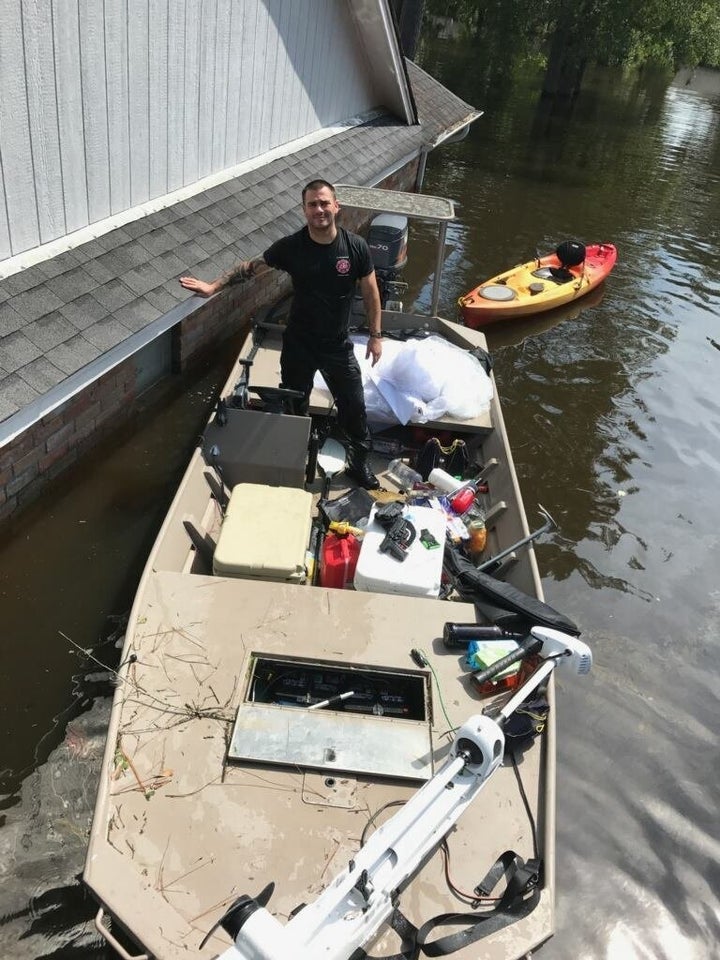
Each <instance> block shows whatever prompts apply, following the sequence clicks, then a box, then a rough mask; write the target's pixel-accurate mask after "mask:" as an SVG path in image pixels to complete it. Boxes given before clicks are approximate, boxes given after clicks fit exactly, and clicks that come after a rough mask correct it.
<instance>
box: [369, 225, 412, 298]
mask: <svg viewBox="0 0 720 960" xmlns="http://www.w3.org/2000/svg"><path fill="white" fill-rule="evenodd" d="M367 242H368V246H369V247H370V254H371V256H372V258H373V263H374V264H375V276H376V277H377V282H378V289H379V290H380V303H381V305H382V308H383V310H396V311H398V312H400V311H402V300H401V299H400V298H401V297H402V294H403V293H404V292H405V291H406V290H407V284H406V283H402V282H400V281H399V280H398V278H399V276H400V274H401V272H402V270H403V268H404V267H405V264H406V263H407V243H408V221H407V217H401V216H398V215H397V214H393V213H383V214H380V216H378V217H375V218H374V219H373V221H372V223H371V224H370V229H369V230H368V235H367Z"/></svg>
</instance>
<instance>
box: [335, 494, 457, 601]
mask: <svg viewBox="0 0 720 960" xmlns="http://www.w3.org/2000/svg"><path fill="white" fill-rule="evenodd" d="M376 509H377V505H375V506H373V508H372V510H371V511H370V519H369V522H368V525H367V529H366V531H365V536H364V537H363V541H362V546H361V547H360V556H359V557H358V562H357V567H356V569H355V579H354V580H353V586H354V587H355V589H356V590H367V591H372V592H374V593H401V594H403V595H404V596H407V597H437V596H438V594H439V592H440V580H441V577H442V562H443V552H444V547H445V516H444V514H442V513H440V512H439V511H438V510H434V509H433V508H432V507H406V508H405V510H404V512H403V516H404V517H405V519H407V520H409V521H410V522H411V523H412V525H413V526H414V527H415V530H416V532H417V536H416V537H415V539H414V540H413V542H412V544H411V545H410V549H409V550H408V552H407V556H406V557H405V559H404V560H396V559H395V557H393V556H392V554H390V553H381V552H380V544H381V543H382V542H383V540H384V539H385V535H386V533H387V531H386V530H385V528H384V527H381V526H380V524H379V523H378V522H377V521H376V520H375V511H376ZM422 530H429V531H430V533H431V534H432V535H433V536H434V537H435V539H436V540H437V542H438V543H439V544H440V546H438V547H434V548H433V549H432V550H428V549H427V547H424V546H423V545H422V543H421V542H420V533H421V531H422Z"/></svg>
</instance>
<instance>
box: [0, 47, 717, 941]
mask: <svg viewBox="0 0 720 960" xmlns="http://www.w3.org/2000/svg"><path fill="white" fill-rule="evenodd" d="M425 58H426V59H425V63H424V66H425V67H426V69H428V70H429V71H430V72H431V73H433V74H435V75H436V76H439V77H440V78H441V79H443V80H444V81H445V82H446V83H447V84H448V85H449V86H450V87H451V88H452V89H453V90H455V91H456V92H457V93H459V94H460V95H461V96H463V97H464V98H465V99H466V100H468V101H469V102H471V103H473V104H475V105H477V106H478V107H480V108H482V109H484V110H485V116H484V117H483V118H481V119H480V120H479V121H478V122H477V123H476V124H475V125H474V127H473V129H472V131H471V133H470V135H469V136H468V138H467V139H466V140H464V141H463V142H461V143H458V144H453V145H446V146H443V147H442V148H440V149H439V150H437V151H435V153H434V154H432V155H431V157H430V159H429V164H428V170H427V174H426V180H425V192H427V193H438V194H440V195H444V196H450V197H453V198H455V199H456V200H458V201H459V204H460V205H459V207H458V223H457V224H456V225H454V226H453V227H452V229H451V230H450V231H449V234H448V249H447V263H446V270H445V273H444V284H443V289H442V297H441V313H444V315H446V316H455V314H456V308H455V301H456V299H457V297H458V296H459V295H461V294H462V293H464V292H466V291H467V290H469V289H470V288H471V287H473V286H475V285H476V284H477V283H478V282H479V281H480V280H482V279H484V278H486V277H489V276H492V275H493V274H495V273H497V272H499V271H500V270H501V269H503V268H505V267H509V266H511V265H512V264H514V263H517V262H520V261H523V260H527V259H530V258H531V257H532V256H533V255H534V253H535V251H536V250H537V249H539V250H541V251H543V252H544V251H546V250H550V249H552V248H554V247H555V246H556V245H557V243H558V242H559V241H561V240H563V239H567V238H578V239H581V240H583V241H586V242H588V243H590V242H595V241H609V242H613V243H615V244H616V245H617V247H618V250H619V259H618V264H617V266H616V268H615V270H614V272H613V274H612V275H611V277H610V279H609V280H608V282H607V283H606V285H605V287H604V288H603V289H602V290H601V291H600V292H599V293H598V294H597V295H595V294H591V295H590V296H589V297H588V298H587V299H586V300H585V301H580V302H579V303H578V304H577V305H575V306H574V307H573V308H572V309H567V310H565V311H564V312H563V313H556V314H552V315H549V314H548V315H545V317H543V318H542V319H540V320H537V319H536V320H534V321H526V322H524V323H522V324H521V325H515V326H513V327H507V328H506V329H503V330H498V331H494V332H492V333H490V334H489V338H488V339H489V343H490V347H491V349H492V351H493V354H494V357H495V373H496V379H497V382H498V387H499V390H500V394H501V398H502V403H503V410H504V414H505V418H506V422H507V427H508V432H509V436H510V441H511V444H512V449H513V454H514V457H515V461H516V465H517V468H518V471H519V474H520V478H521V484H522V487H523V492H524V498H525V505H526V509H527V511H528V516H529V519H530V523H531V526H533V525H534V521H536V520H538V515H537V512H536V509H537V505H538V504H542V505H543V506H544V507H545V508H547V509H548V510H549V511H550V512H551V514H552V515H553V516H554V517H555V519H556V520H557V522H558V525H559V531H558V532H557V533H555V534H554V535H552V536H551V537H548V538H546V540H545V542H544V543H542V544H541V545H540V546H539V547H538V557H539V562H540V567H541V572H542V575H543V583H544V588H545V592H546V597H547V599H548V601H549V602H550V603H551V604H552V605H553V606H555V607H556V608H558V609H560V610H562V611H563V612H564V613H566V614H568V615H569V616H570V617H572V618H573V619H574V620H575V621H576V622H577V623H578V624H579V625H580V627H581V628H582V630H583V639H584V640H585V641H586V642H587V643H589V644H590V645H591V646H592V648H593V652H594V655H595V666H594V670H593V673H592V674H591V676H590V677H587V678H583V679H576V680H568V679H562V680H561V681H560V683H559V684H558V688H559V696H558V724H559V758H558V763H559V767H558V829H557V846H558V850H557V875H558V890H557V931H556V935H555V937H554V938H553V939H552V940H551V941H550V942H549V943H548V944H547V945H546V946H545V947H544V948H543V949H542V950H541V951H540V952H539V954H538V955H539V956H541V957H542V958H543V960H601V958H602V960H634V958H637V960H646V958H647V960H650V958H653V960H655V958H678V960H707V958H710V957H715V956H718V947H717V944H718V943H720V898H719V897H718V889H720V867H719V864H720V841H719V839H718V831H717V808H718V774H717V770H718V748H717V732H718V690H719V689H720V676H719V674H720V669H719V668H718V660H717V656H716V653H717V649H718V639H717V637H718V628H719V627H720V587H719V586H718V578H717V571H718V570H719V569H720V498H719V497H718V489H719V488H720V391H719V390H718V386H717V383H718V376H719V375H720V280H719V279H718V263H719V262H720V227H719V226H718V224H720V80H718V81H717V86H714V83H715V82H716V81H715V80H714V79H713V78H712V77H710V78H708V77H707V76H700V75H697V76H696V77H695V78H694V79H693V81H692V82H691V83H688V84H686V83H685V82H684V80H680V81H679V82H677V83H675V84H673V85H668V83H667V81H666V80H663V79H662V78H659V77H650V76H643V77H640V78H638V77H623V76H622V75H621V74H620V73H616V72H610V71H603V72H597V73H595V74H594V75H592V76H591V77H589V78H588V79H587V81H586V85H585V89H584V90H583V92H582V93H581V95H580V97H579V99H578V100H577V101H576V103H575V104H574V105H573V109H572V110H571V111H570V110H567V111H564V112H560V111H557V110H556V111H555V113H554V114H553V113H552V112H551V111H550V109H549V108H548V109H546V108H544V107H543V105H542V104H539V103H538V91H539V82H540V78H539V76H538V74H537V73H534V72H532V71H526V72H520V73H517V74H516V75H515V76H514V77H512V78H510V77H505V78H503V81H502V83H494V84H493V83H490V82H489V81H486V80H484V79H483V78H481V77H476V76H475V75H474V73H473V69H472V65H473V62H474V61H473V59H472V56H471V54H470V53H467V52H463V51H462V50H461V49H460V48H452V47H450V46H449V45H447V44H438V46H437V47H436V48H434V49H430V50H427V51H426V52H425ZM700 81H702V83H701V82H700ZM432 268H433V253H432V244H431V239H430V234H429V233H427V234H426V233H425V232H424V231H423V229H422V228H420V229H417V230H416V231H414V232H413V234H412V235H411V244H410V263H409V267H408V279H409V281H410V284H411V298H417V300H418V301H419V302H425V303H427V302H429V299H430V283H429V281H428V274H429V272H430V271H431V270H432ZM233 350H234V348H231V349H226V350H223V353H222V356H221V357H218V358H217V362H216V364H215V365H214V367H213V368H212V369H210V370H207V371H205V372H203V373H201V374H199V375H197V376H196V377H195V378H194V379H193V380H190V381H188V383H187V384H186V390H185V392H184V393H182V394H178V395H175V396H168V397H165V398H164V399H163V402H162V404H160V405H159V406H158V405H155V406H149V408H148V410H147V411H146V413H145V415H144V417H143V418H142V421H141V424H140V425H139V426H138V427H137V429H134V430H131V431H127V432H126V434H124V435H123V436H120V437H118V438H116V440H115V441H114V442H113V444H111V445H110V446H109V447H108V448H106V449H105V450H103V451H100V452H99V453H97V454H95V455H93V457H92V458H91V459H90V460H87V461H85V462H84V463H83V465H82V469H81V470H79V471H77V472H76V473H75V474H73V476H72V477H71V478H69V479H68V480H67V481H63V483H62V484H61V485H60V486H59V487H58V490H57V492H56V493H54V494H53V496H52V498H51V497H49V496H46V497H45V498H44V502H43V505H42V506H41V507H40V508H39V509H37V510H34V511H33V512H32V513H31V514H30V515H28V516H27V518H25V519H24V521H23V523H22V524H20V525H19V526H18V527H17V528H16V529H15V530H13V531H12V535H11V536H10V537H9V538H8V539H6V542H4V543H3V544H2V553H3V563H2V572H1V573H0V590H1V592H2V603H3V640H4V643H3V652H4V654H5V666H4V670H3V671H2V674H1V680H0V693H1V694H2V695H1V696H0V735H1V736H2V744H3V746H2V754H0V757H1V759H0V767H1V768H3V769H2V776H3V786H2V789H3V791H4V793H5V794H6V799H5V800H4V803H3V806H4V807H5V808H6V814H7V816H8V822H9V821H10V819H11V818H12V816H13V815H14V812H15V814H17V811H18V809H21V808H22V806H23V804H24V803H26V802H27V800H28V798H27V796H26V795H25V794H23V797H22V802H21V800H20V790H21V788H22V784H23V782H24V783H26V784H27V782H28V779H27V778H28V777H29V776H30V775H31V774H32V772H33V771H34V770H36V768H38V767H39V766H40V767H41V765H42V764H43V763H44V761H45V760H46V758H47V757H48V755H49V753H50V751H51V750H53V749H54V748H55V747H56V746H57V745H58V744H59V743H60V742H61V741H62V739H63V737H64V730H65V724H66V722H67V720H68V719H70V718H71V717H72V716H74V715H75V714H76V713H77V712H78V711H79V710H81V709H83V708H84V707H85V706H86V705H87V703H88V702H89V701H90V700H91V699H92V696H93V693H92V690H90V691H88V688H87V687H83V681H82V679H81V678H82V677H83V675H84V674H86V673H87V672H88V667H87V664H86V663H84V662H83V661H82V660H81V659H80V658H79V657H78V656H77V651H75V650H74V648H73V646H72V644H71V643H69V642H68V640H67V639H65V637H69V638H71V639H72V640H74V641H75V642H76V643H79V644H81V645H82V646H84V647H89V646H93V647H96V652H97V655H98V657H99V658H100V659H103V660H106V659H111V656H112V652H111V649H110V650H108V649H104V648H103V646H102V641H103V640H104V639H105V638H107V637H108V636H110V634H111V633H112V630H113V629H114V626H115V624H114V621H113V620H112V617H113V616H115V615H121V614H122V613H123V612H125V611H126V610H127V608H128V607H129V604H130V600H131V597H132V591H133V586H134V584H135V582H136V580H137V577H138V575H139V572H140V569H141V567H142V564H143V560H144V556H145V553H146V552H147V549H148V547H149V544H150V542H151V541H152V537H153V535H154V533H155V531H156V529H157V527H158V525H159V521H160V518H161V517H162V514H163V511H164V508H165V506H166V505H167V503H168V502H169V498H170V495H171V491H172V487H173V485H174V483H175V482H176V481H177V479H178V476H179V473H180V472H181V470H182V467H183V464H184V462H185V461H186V460H187V458H188V456H189V452H190V449H191V447H192V444H193V441H194V438H195V436H196V434H197V432H198V431H199V429H200V426H201V424H202V422H203V420H204V417H205V412H206V410H207V407H208V404H209V402H210V398H211V396H212V394H213V391H214V389H215V388H216V387H217V385H218V384H219V383H220V382H221V381H222V380H223V379H224V376H225V375H226V373H227V370H228V367H229V364H230V362H231V358H232V356H233ZM538 525H539V523H538ZM70 560H71V562H69V561H70ZM61 631H62V633H61ZM62 634H64V635H65V637H63V635H62ZM110 648H112V644H110ZM106 655H107V656H106ZM26 792H27V791H26ZM3 829H7V827H4V826H0V835H1V834H2V831H3ZM0 840H1V836H0ZM0 876H2V873H1V872H0ZM47 887H48V889H46V890H42V891H41V893H42V894H43V896H48V895H49V896H50V898H51V900H52V894H53V889H52V884H51V883H48V885H47ZM32 892H33V894H34V895H36V894H37V885H36V887H35V889H34V890H33V891H32ZM55 893H56V896H55V898H54V900H53V903H52V922H51V923H50V922H46V923H45V924H40V923H39V922H38V917H39V913H41V912H42V911H41V910H40V911H39V910H38V908H36V907H35V906H34V905H33V904H28V906H27V908H26V909H25V913H23V908H22V906H20V907H19V906H18V905H17V904H16V903H13V904H8V903H7V902H4V901H3V893H2V892H0V917H5V925H6V930H7V932H9V931H10V930H12V931H13V935H12V936H13V939H12V940H11V938H9V937H6V938H3V931H2V926H0V944H2V946H3V951H2V953H3V956H7V957H12V956H17V957H26V956H27V957H32V956H35V957H40V956H43V957H50V956H53V957H55V956H57V957H65V956H67V957H80V956H82V957H90V956H92V957H96V958H104V957H106V956H108V954H107V953H106V951H104V950H103V948H102V947H101V946H100V945H99V944H98V942H97V938H96V937H95V935H94V933H93V932H92V927H91V924H90V921H89V918H90V917H91V916H92V913H93V906H92V903H91V902H90V900H89V898H87V897H83V895H82V894H81V892H80V891H79V888H78V886H77V884H73V883H67V884H65V885H63V887H62V889H58V890H56V891H55ZM28 896H30V891H29V892H28ZM11 914H12V916H11ZM20 914H22V916H20ZM25 916H26V920H25V919H23V917H25ZM0 922H2V921H0ZM18 930H21V931H22V932H21V933H20V934H18V932H17V931H18Z"/></svg>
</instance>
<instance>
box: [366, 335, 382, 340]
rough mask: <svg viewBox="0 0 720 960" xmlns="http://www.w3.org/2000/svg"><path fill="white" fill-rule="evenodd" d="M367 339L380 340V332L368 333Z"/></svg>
mask: <svg viewBox="0 0 720 960" xmlns="http://www.w3.org/2000/svg"><path fill="white" fill-rule="evenodd" d="M368 339H369V340H382V334H381V333H370V334H368Z"/></svg>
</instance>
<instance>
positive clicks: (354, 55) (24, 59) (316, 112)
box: [0, 0, 379, 262]
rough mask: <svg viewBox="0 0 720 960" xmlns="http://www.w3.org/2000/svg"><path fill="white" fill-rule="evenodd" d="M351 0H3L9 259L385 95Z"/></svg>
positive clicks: (1, 205) (0, 85) (0, 118)
mask: <svg viewBox="0 0 720 960" xmlns="http://www.w3.org/2000/svg"><path fill="white" fill-rule="evenodd" d="M351 2H352V0H346V2H340V0H105V2H104V3H102V2H100V0H0V23H2V30H1V33H0V45H1V49H0V90H1V91H2V96H1V97H0V188H1V189H2V196H0V262H1V261H2V260H4V259H6V258H8V257H10V256H14V255H16V254H18V253H21V252H22V251H24V250H28V249H32V248H33V247H36V246H39V245H40V244H42V243H46V242H48V241H50V240H53V239H57V238H59V237H62V236H64V235H65V234H67V233H71V232H72V231H74V230H78V229H80V228H81V227H84V226H87V225H89V224H92V223H94V222H97V221H99V220H102V219H104V218H106V217H108V216H110V215H111V214H114V213H119V212H121V211H123V210H126V209H128V208H130V207H133V206H136V205H137V204H140V203H143V202H145V201H147V200H152V199H155V198H158V197H162V196H164V195H165V194H166V193H169V192H171V191H173V190H176V189H178V188H180V187H185V186H190V185H192V184H193V183H194V182H195V181H197V180H199V179H201V178H202V177H205V176H207V175H209V174H212V173H219V172H221V171H222V170H224V169H226V168H229V167H233V166H235V165H237V164H239V163H241V162H243V161H244V160H249V159H251V158H253V157H257V156H260V155H262V154H264V153H266V152H267V151H268V150H271V149H273V148H274V147H277V146H280V145H282V144H283V143H287V142H289V141H291V140H295V139H297V138H299V137H302V136H305V135H306V134H309V133H313V132H315V131H317V130H319V129H321V128H323V127H325V126H328V125H330V124H333V123H336V122H339V121H342V120H346V119H348V118H350V117H352V116H356V115H358V114H359V113H363V112H365V111H367V110H368V109H370V108H372V107H374V106H379V104H378V103H376V102H375V100H374V97H373V92H372V78H371V77H370V76H369V75H368V66H367V63H368V62H367V59H366V58H365V57H364V54H363V52H362V51H361V50H360V49H359V41H358V33H357V31H356V28H355V25H354V23H353V20H352V16H351V14H350V12H349V8H348V4H349V3H351Z"/></svg>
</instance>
